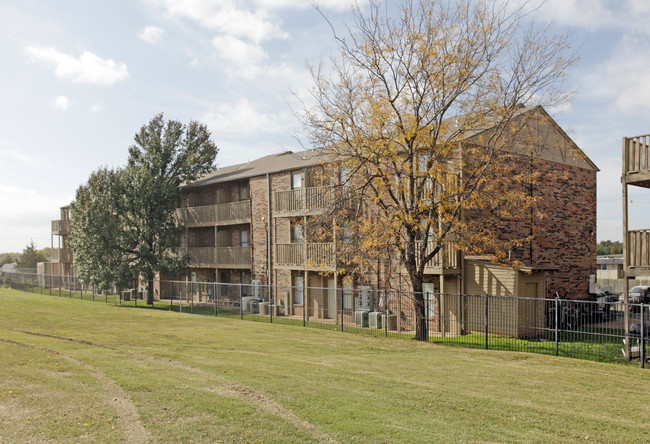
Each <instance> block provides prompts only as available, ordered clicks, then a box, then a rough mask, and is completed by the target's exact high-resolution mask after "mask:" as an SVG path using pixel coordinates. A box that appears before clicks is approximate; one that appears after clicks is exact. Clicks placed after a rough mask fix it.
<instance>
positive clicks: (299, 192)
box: [273, 186, 335, 216]
mask: <svg viewBox="0 0 650 444" xmlns="http://www.w3.org/2000/svg"><path fill="white" fill-rule="evenodd" d="M334 189H335V187H333V186H324V187H309V188H296V189H295V190H287V191H276V192H275V194H274V200H273V202H274V205H273V209H274V211H275V212H276V213H278V214H280V215H282V216H291V215H302V214H310V213H316V212H318V211H321V210H323V209H325V208H327V207H328V206H329V205H330V204H331V203H332V200H333V193H334Z"/></svg>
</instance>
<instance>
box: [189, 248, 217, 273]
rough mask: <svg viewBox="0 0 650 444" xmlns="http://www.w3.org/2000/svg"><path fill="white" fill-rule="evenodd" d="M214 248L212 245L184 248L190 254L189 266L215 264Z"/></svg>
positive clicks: (213, 265) (214, 265)
mask: <svg viewBox="0 0 650 444" xmlns="http://www.w3.org/2000/svg"><path fill="white" fill-rule="evenodd" d="M215 250H216V248H214V247H191V248H187V249H185V252H186V253H187V254H189V256H190V267H211V268H214V267H216V265H217V261H216V253H215Z"/></svg>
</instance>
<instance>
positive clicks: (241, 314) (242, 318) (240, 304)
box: [239, 283, 244, 321]
mask: <svg viewBox="0 0 650 444" xmlns="http://www.w3.org/2000/svg"><path fill="white" fill-rule="evenodd" d="M241 286H242V284H241V283H240V284H239V319H241V320H242V321H243V320H244V304H243V301H244V297H243V296H244V295H243V293H242V288H241Z"/></svg>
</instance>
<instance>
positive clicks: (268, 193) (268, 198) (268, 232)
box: [266, 173, 273, 311]
mask: <svg viewBox="0 0 650 444" xmlns="http://www.w3.org/2000/svg"><path fill="white" fill-rule="evenodd" d="M266 202H267V206H266V209H267V218H268V222H267V226H268V229H267V230H266V273H267V279H266V282H267V283H268V287H269V289H268V292H269V300H270V302H273V301H272V300H271V286H272V285H273V282H272V279H273V273H271V237H272V233H273V230H272V227H271V178H270V176H269V173H266ZM271 305H273V304H271ZM272 310H273V308H271V311H272Z"/></svg>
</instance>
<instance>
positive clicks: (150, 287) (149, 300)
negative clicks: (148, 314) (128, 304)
mask: <svg viewBox="0 0 650 444" xmlns="http://www.w3.org/2000/svg"><path fill="white" fill-rule="evenodd" d="M147 305H153V279H147Z"/></svg>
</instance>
